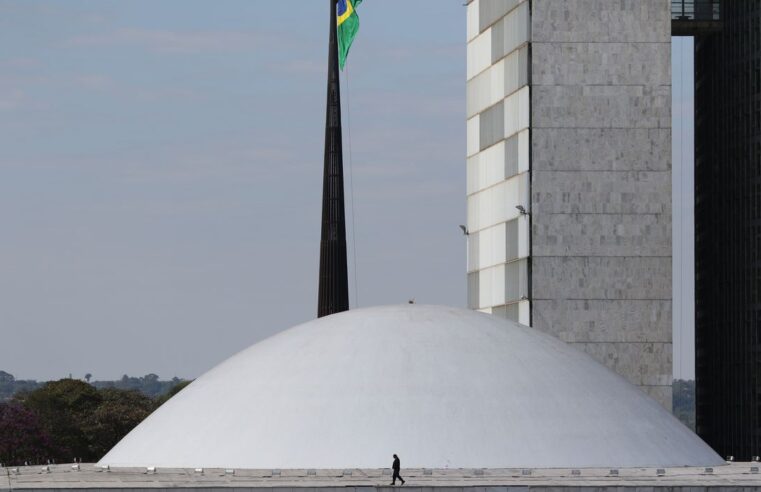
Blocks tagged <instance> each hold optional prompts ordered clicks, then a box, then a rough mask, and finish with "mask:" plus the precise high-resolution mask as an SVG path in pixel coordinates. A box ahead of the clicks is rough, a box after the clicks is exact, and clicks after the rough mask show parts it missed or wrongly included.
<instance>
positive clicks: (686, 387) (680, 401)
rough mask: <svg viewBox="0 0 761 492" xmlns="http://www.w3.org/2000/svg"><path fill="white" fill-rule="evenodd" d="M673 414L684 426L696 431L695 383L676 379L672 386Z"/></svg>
mask: <svg viewBox="0 0 761 492" xmlns="http://www.w3.org/2000/svg"><path fill="white" fill-rule="evenodd" d="M671 389H672V391H673V393H674V396H673V400H672V401H673V403H674V408H673V413H674V416H675V417H676V418H678V419H679V420H681V421H682V423H683V424H684V425H686V426H687V427H689V428H690V429H692V430H693V432H694V431H695V381H694V380H692V379H690V380H684V379H676V380H675V381H674V383H673V384H672V386H671Z"/></svg>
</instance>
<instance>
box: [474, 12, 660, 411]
mask: <svg viewBox="0 0 761 492" xmlns="http://www.w3.org/2000/svg"><path fill="white" fill-rule="evenodd" d="M670 22H671V14H670V1H669V0H470V1H469V2H468V14H467V38H468V50H467V53H468V55H467V56H468V60H467V79H468V81H467V156H468V157H467V176H468V178H467V182H468V184H467V194H468V198H467V207H468V214H467V215H468V232H469V236H468V303H469V306H470V307H471V308H472V309H477V310H480V311H483V312H488V313H493V314H497V315H500V316H504V317H507V318H510V319H513V320H517V321H519V322H521V323H524V324H529V325H531V326H533V327H534V328H536V329H539V330H543V331H546V332H549V333H551V334H553V335H555V336H557V337H559V338H561V339H562V340H564V341H566V342H569V343H571V344H573V345H575V346H577V347H579V348H581V349H582V350H584V351H586V352H587V353H589V354H590V355H592V356H593V357H594V358H596V359H597V360H599V361H600V362H602V363H604V364H606V365H607V366H608V367H610V368H611V369H613V370H615V371H617V372H618V373H619V374H621V375H622V376H624V377H625V378H627V379H628V380H629V381H631V382H632V383H634V384H636V385H638V386H640V387H641V388H642V389H643V390H644V391H646V392H647V393H649V394H650V395H652V396H653V397H655V398H656V399H657V400H658V401H660V402H661V403H662V404H663V405H664V406H665V407H667V408H671V381H672V369H671V358H672V346H671V340H672V333H671V25H670Z"/></svg>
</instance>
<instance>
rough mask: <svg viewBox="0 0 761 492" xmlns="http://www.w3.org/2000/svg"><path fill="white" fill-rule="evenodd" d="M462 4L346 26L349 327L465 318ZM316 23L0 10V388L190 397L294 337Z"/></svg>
mask: <svg viewBox="0 0 761 492" xmlns="http://www.w3.org/2000/svg"><path fill="white" fill-rule="evenodd" d="M462 3H463V2H462V1H459V0H458V1H455V0H446V1H445V0H416V1H415V2H402V1H401V0H393V1H392V0H384V1H382V2H371V1H368V2H364V3H363V4H362V6H361V11H360V13H361V18H362V29H361V32H360V35H359V37H358V39H357V42H356V43H355V46H354V48H353V52H352V54H351V57H350V59H349V77H346V76H344V77H343V78H342V83H343V91H344V94H343V98H344V99H343V100H344V104H345V108H344V126H345V128H344V136H345V140H346V142H345V143H346V147H345V166H346V174H347V195H348V196H351V190H352V189H353V195H354V207H353V210H354V213H355V219H356V220H355V221H354V223H355V224H356V227H355V228H354V233H355V235H354V240H355V241H356V264H357V278H358V280H359V281H358V285H355V284H354V266H353V264H354V262H353V253H354V248H353V244H354V241H353V240H352V236H351V235H350V236H349V248H350V281H351V292H352V296H351V303H352V306H353V307H356V306H357V305H359V306H369V305H377V304H387V303H398V302H406V301H407V299H409V298H413V297H414V298H416V299H417V301H418V302H423V303H439V304H448V305H455V306H464V305H465V273H464V269H465V242H464V238H463V236H462V234H461V233H460V231H459V229H458V227H457V226H458V225H459V224H461V223H464V220H465V218H464V217H465V199H464V190H465V158H464V154H465V116H464V105H465V102H464V99H465V85H464V84H465V82H464V81H465V39H464V38H465V33H464V29H465V9H464V7H463V6H462ZM402 5H404V15H399V9H400V8H401V6H402ZM327 9H328V5H327V2H324V1H323V2H319V1H291V2H264V1H261V0H257V1H250V0H225V1H222V2H213V3H212V2H208V1H192V0H164V1H162V2H155V1H142V0H132V1H130V2H124V1H107V0H97V1H84V0H69V1H67V2H42V1H33V0H23V1H22V0H14V1H7V0H0V225H2V236H1V237H2V241H0V369H3V370H6V371H9V372H11V373H13V374H15V375H16V376H17V377H20V378H37V379H49V378H58V377H62V376H66V375H68V374H69V373H71V374H73V375H74V376H75V377H81V376H83V375H84V374H85V373H87V372H90V373H92V374H93V376H94V379H110V378H118V377H120V376H121V375H122V374H125V373H127V374H130V375H143V374H146V373H149V372H154V373H157V374H159V375H160V376H162V377H164V378H170V377H172V376H175V375H176V376H179V377H195V376H198V375H199V374H201V373H202V372H204V371H205V370H207V369H209V368H210V367H212V366H213V365H215V364H216V363H218V362H220V361H221V360H223V359H225V358H226V357H228V356H229V355H231V354H233V353H234V352H237V351H238V350H241V349H243V348H245V347H247V346H248V345H250V344H251V343H254V342H256V341H258V340H260V339H262V338H264V337H266V336H268V335H271V334H273V333H275V332H277V331H280V330H282V329H285V328H288V327H290V326H292V325H294V324H296V323H299V322H302V321H307V320H309V319H312V318H313V317H314V316H315V313H316V299H317V269H318V255H319V234H320V231H319V226H320V198H321V180H322V153H323V138H324V135H323V132H324V130H323V127H324V118H325V114H324V108H325V85H326V82H325V75H326V74H325V70H326V69H325V64H326V58H327V46H326V44H327V36H328V30H327V29H328V28H327V22H328V17H327V16H328V10H327ZM675 63H676V62H675ZM676 67H677V65H676V64H675V70H676ZM675 80H676V72H675ZM676 92H677V90H676V88H675V105H677V104H678V103H677V99H678V98H677V96H676ZM684 104H686V102H685V103H684ZM347 107H350V109H351V111H350V113H351V114H350V115H349V113H348V111H347ZM675 107H676V106H675ZM675 114H676V112H675ZM685 114H686V113H685ZM349 116H350V118H349ZM349 122H350V125H349ZM349 135H351V138H350V139H349ZM675 137H677V134H676V131H675ZM676 147H677V144H676V143H675V148H676ZM350 156H351V157H350ZM352 176H353V180H354V183H353V187H352V186H350V184H351V177H352ZM347 212H348V213H349V214H351V213H352V208H351V207H350V203H347ZM350 233H351V232H350ZM675 246H676V243H675ZM675 265H676V262H675ZM677 283H678V281H677V280H675V288H679V286H678V285H676V284H677ZM356 294H358V296H357V295H356ZM677 312H680V313H681V312H683V311H682V310H679V309H675V313H677ZM675 316H676V314H675ZM685 316H686V315H685ZM675 340H676V337H675ZM678 353H679V351H678V350H677V351H675V355H677V354H678ZM689 364H691V362H688V363H686V365H689ZM680 365H681V366H684V365H685V363H681V362H680V363H679V364H675V370H676V367H677V366H680ZM690 371H691V367H690ZM689 374H691V372H690V373H689ZM689 374H688V375H689Z"/></svg>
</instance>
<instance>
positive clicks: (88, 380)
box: [85, 372, 92, 384]
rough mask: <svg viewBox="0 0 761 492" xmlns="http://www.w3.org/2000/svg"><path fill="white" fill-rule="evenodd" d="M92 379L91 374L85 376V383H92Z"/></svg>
mask: <svg viewBox="0 0 761 492" xmlns="http://www.w3.org/2000/svg"><path fill="white" fill-rule="evenodd" d="M90 378H92V374H90V373H89V372H88V373H87V374H85V381H87V383H88V384H89V383H90Z"/></svg>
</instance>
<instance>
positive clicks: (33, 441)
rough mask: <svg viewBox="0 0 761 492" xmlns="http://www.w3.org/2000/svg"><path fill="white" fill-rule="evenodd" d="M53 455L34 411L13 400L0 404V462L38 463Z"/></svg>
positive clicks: (53, 452) (48, 439)
mask: <svg viewBox="0 0 761 492" xmlns="http://www.w3.org/2000/svg"><path fill="white" fill-rule="evenodd" d="M55 454H56V450H55V448H54V446H53V442H52V440H51V439H50V436H49V435H48V434H47V432H45V430H44V429H43V428H42V424H41V422H40V419H39V418H38V417H37V415H36V414H35V413H34V412H32V411H31V410H29V409H28V408H26V407H24V406H23V405H21V404H19V403H16V402H7V403H0V463H8V464H21V463H24V462H30V463H31V462H35V461H38V462H39V461H41V460H42V459H43V458H44V457H47V456H53V455H55Z"/></svg>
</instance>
